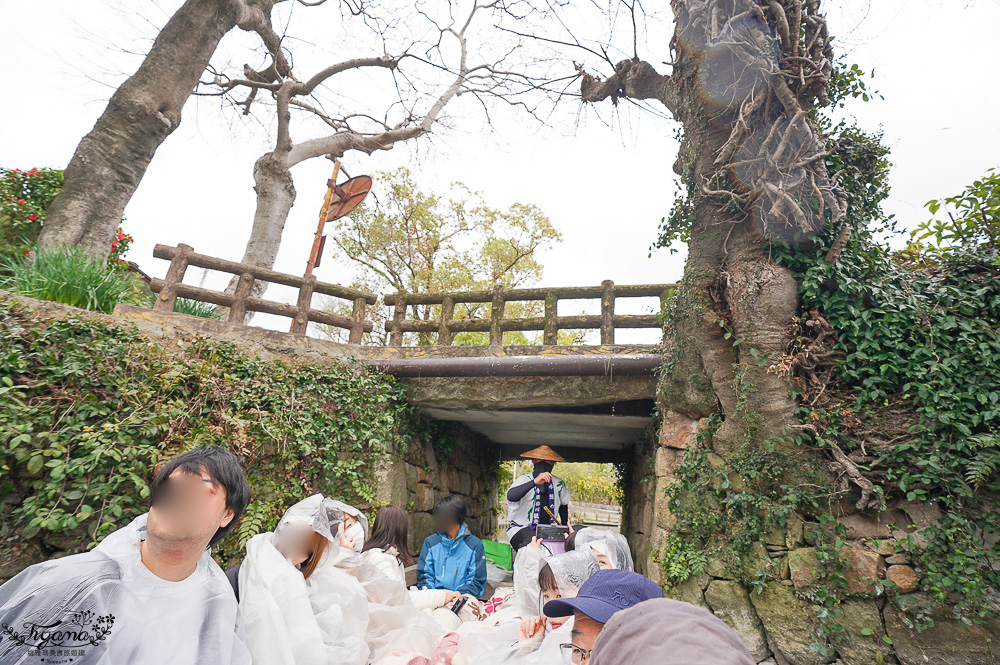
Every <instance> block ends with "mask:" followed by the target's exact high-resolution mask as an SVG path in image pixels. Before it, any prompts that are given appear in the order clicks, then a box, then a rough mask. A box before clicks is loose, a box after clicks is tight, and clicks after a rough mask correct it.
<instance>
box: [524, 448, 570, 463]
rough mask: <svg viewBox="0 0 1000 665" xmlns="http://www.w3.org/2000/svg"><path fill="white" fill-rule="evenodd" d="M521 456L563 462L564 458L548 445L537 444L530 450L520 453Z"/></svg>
mask: <svg viewBox="0 0 1000 665" xmlns="http://www.w3.org/2000/svg"><path fill="white" fill-rule="evenodd" d="M521 457H527V458H528V459H539V460H543V461H546V462H565V461H566V460H565V459H563V458H562V456H561V455H560V454H559V453H557V452H556V451H554V450H552V449H551V448H549V447H548V446H538V447H537V448H534V449H532V450H529V451H528V452H526V453H524V454H522V455H521Z"/></svg>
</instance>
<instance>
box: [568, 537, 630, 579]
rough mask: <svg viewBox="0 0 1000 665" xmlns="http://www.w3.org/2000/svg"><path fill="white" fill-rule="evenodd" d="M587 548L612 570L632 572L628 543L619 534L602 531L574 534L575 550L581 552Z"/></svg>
mask: <svg viewBox="0 0 1000 665" xmlns="http://www.w3.org/2000/svg"><path fill="white" fill-rule="evenodd" d="M587 547H589V548H590V549H591V550H592V551H593V552H594V555H595V556H597V557H598V559H600V558H602V557H603V558H605V559H606V560H607V562H608V563H609V564H610V565H611V567H612V568H617V569H619V570H634V567H633V563H632V552H631V550H630V549H629V546H628V541H627V540H626V539H625V536H623V535H621V534H620V533H615V532H614V531H605V530H603V529H582V530H581V531H580V532H579V533H577V534H576V543H575V548H576V549H577V550H582V549H584V548H587Z"/></svg>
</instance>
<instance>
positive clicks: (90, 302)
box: [0, 247, 145, 312]
mask: <svg viewBox="0 0 1000 665" xmlns="http://www.w3.org/2000/svg"><path fill="white" fill-rule="evenodd" d="M0 289H4V290H6V291H11V292H12V293H17V294H19V295H22V296H28V297H29V298H38V299H40V300H51V301H53V302H58V303H62V304H64V305H71V306H73V307H81V308H83V309H90V310H95V311H100V312H111V311H112V310H113V309H114V308H115V305H117V304H118V303H120V302H124V303H130V304H145V302H144V301H145V296H144V295H143V294H142V291H141V288H140V284H139V283H138V280H137V279H136V278H135V276H134V275H132V274H131V273H129V272H126V271H121V270H116V269H114V268H110V267H109V266H108V265H107V263H105V262H104V261H97V260H94V259H93V258H91V257H90V256H89V255H87V254H86V253H85V252H84V251H83V250H82V249H80V248H79V247H39V248H37V249H35V251H34V252H32V253H31V254H30V255H29V256H27V257H13V258H8V259H7V260H6V261H5V262H4V263H3V264H2V267H0Z"/></svg>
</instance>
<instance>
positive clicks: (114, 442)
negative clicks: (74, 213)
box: [0, 299, 412, 564]
mask: <svg viewBox="0 0 1000 665" xmlns="http://www.w3.org/2000/svg"><path fill="white" fill-rule="evenodd" d="M411 426H412V419H411V410H410V408H409V407H408V406H407V405H406V402H405V394H404V392H403V390H402V388H401V387H400V386H399V384H397V383H396V382H395V381H394V380H393V379H392V378H390V377H386V376H384V375H380V374H374V373H369V372H365V371H361V370H359V369H358V368H356V367H353V366H350V365H346V364H334V365H330V366H325V367H316V366H309V367H298V366H287V365H284V364H282V363H280V362H278V361H269V360H261V359H258V358H255V357H253V356H249V355H247V354H244V353H241V352H239V351H238V350H237V348H236V346H235V345H233V344H231V343H220V342H212V341H209V340H206V339H204V338H196V339H194V340H191V341H190V343H186V344H185V346H184V348H183V349H182V350H181V351H178V352H177V353H170V352H167V351H165V350H164V349H163V348H162V347H161V346H160V345H159V344H158V343H157V342H156V341H155V340H152V339H150V338H147V337H145V336H143V335H140V334H138V332H137V330H136V329H135V328H134V327H133V326H115V325H110V324H106V323H103V322H98V321H93V320H81V319H74V318H69V319H65V320H52V321H47V320H41V319H39V318H37V317H35V316H34V315H33V314H32V312H31V310H30V309H28V308H25V307H24V306H23V305H20V304H18V303H16V302H15V301H13V300H8V301H4V300H3V299H0V496H3V497H4V498H5V504H4V512H3V514H0V533H4V534H10V535H11V536H10V537H11V538H18V539H20V540H21V541H27V542H30V543H37V544H40V545H41V546H42V547H43V548H44V549H45V550H64V549H70V548H84V547H88V546H89V544H91V543H92V542H93V541H95V540H100V539H101V538H102V537H104V536H105V535H107V533H108V532H110V531H111V530H113V529H116V528H119V527H121V526H123V525H124V524H125V523H127V522H128V520H130V519H132V518H133V517H135V516H136V515H138V514H141V513H142V512H144V511H146V510H147V509H148V494H149V487H148V482H149V480H150V479H151V473H152V470H153V468H154V467H155V465H156V464H157V463H158V462H159V461H160V460H162V459H164V458H167V457H170V456H172V455H175V454H177V453H179V452H182V451H184V450H187V449H189V448H192V447H196V446H208V445H212V446H222V447H225V448H228V449H229V450H232V451H234V452H235V453H237V454H238V455H240V456H241V458H242V459H243V463H244V468H245V469H246V473H247V477H248V479H249V480H250V484H251V487H252V492H253V497H252V502H251V505H250V507H249V508H248V511H247V514H246V516H245V517H244V519H243V522H242V523H241V524H240V525H239V526H238V527H237V529H235V530H234V532H233V534H231V535H230V536H229V537H228V538H227V539H226V540H224V541H223V542H222V543H220V545H219V546H218V547H217V548H215V551H214V553H215V554H216V556H217V557H218V558H219V559H220V560H221V562H222V563H224V564H226V563H231V562H234V561H235V560H239V558H241V557H242V551H243V544H244V543H245V542H246V540H248V539H249V538H250V537H252V536H253V535H254V534H256V533H258V532H260V531H264V530H267V529H270V528H273V527H274V525H275V524H276V522H277V520H278V518H279V517H280V516H281V515H282V513H283V512H284V510H286V509H287V508H288V506H289V505H291V504H292V503H294V502H295V501H297V500H298V499H301V498H303V497H305V496H306V495H308V494H310V493H312V492H323V493H324V494H328V495H331V496H334V497H336V498H339V499H343V500H345V501H348V502H351V503H354V504H355V505H359V506H362V507H365V506H366V504H367V503H370V502H371V501H372V499H373V498H374V495H375V490H376V485H375V482H376V481H375V477H376V476H375V469H376V464H377V463H378V462H379V461H380V460H382V459H384V458H385V456H386V455H390V454H393V453H395V452H397V451H398V449H399V448H398V447H397V444H396V441H397V440H398V439H399V438H400V437H405V436H408V434H409V432H410V431H411V430H410V429H409V428H410V427H411ZM5 537H7V536H5Z"/></svg>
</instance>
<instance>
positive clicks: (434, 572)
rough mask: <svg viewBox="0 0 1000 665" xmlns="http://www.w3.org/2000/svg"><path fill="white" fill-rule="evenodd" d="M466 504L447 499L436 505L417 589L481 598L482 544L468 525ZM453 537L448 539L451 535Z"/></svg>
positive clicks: (483, 578) (419, 565)
mask: <svg viewBox="0 0 1000 665" xmlns="http://www.w3.org/2000/svg"><path fill="white" fill-rule="evenodd" d="M465 517H466V508H465V503H464V502H463V501H462V500H461V499H460V498H459V497H457V496H454V495H452V496H446V497H444V498H442V499H441V500H440V501H438V502H437V505H435V506H434V526H435V527H436V529H437V533H433V534H431V535H430V536H427V538H426V539H425V540H424V546H423V547H422V548H421V549H420V561H419V562H417V586H418V587H421V588H428V589H448V590H450V591H457V592H459V593H461V594H463V595H465V594H467V595H470V596H473V597H475V598H479V596H481V595H482V593H483V591H484V589H485V588H486V553H485V551H484V550H483V541H481V540H479V539H478V538H476V537H475V536H474V535H472V534H471V533H469V528H468V527H467V526H466V525H465ZM449 533H452V534H454V535H453V536H452V537H450V538H449V537H448V534H449Z"/></svg>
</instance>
